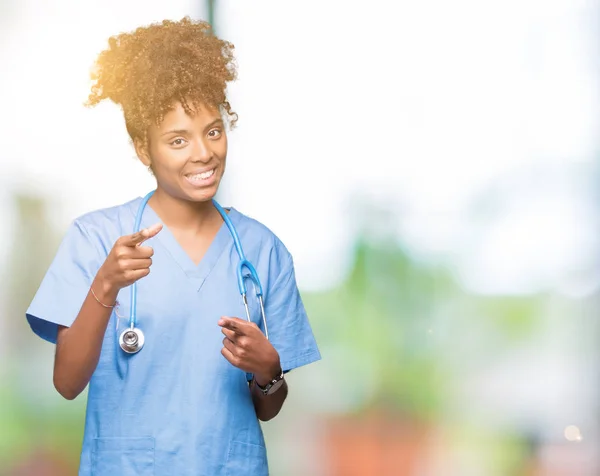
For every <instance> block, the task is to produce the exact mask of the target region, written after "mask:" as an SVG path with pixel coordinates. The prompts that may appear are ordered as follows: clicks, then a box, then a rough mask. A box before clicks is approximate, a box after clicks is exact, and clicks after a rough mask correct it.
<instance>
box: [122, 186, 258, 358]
mask: <svg viewBox="0 0 600 476" xmlns="http://www.w3.org/2000/svg"><path fill="white" fill-rule="evenodd" d="M153 193H154V191H152V192H150V193H149V194H148V195H146V196H145V197H144V198H143V200H142V202H141V203H140V206H139V208H138V210H137V214H136V217H135V224H134V227H133V232H134V233H137V232H138V231H139V230H140V224H141V222H142V215H143V214H144V209H145V208H146V204H147V203H148V200H150V197H151V196H152V194H153ZM212 203H213V205H214V207H215V208H216V209H217V210H218V212H219V213H220V214H221V217H223V221H224V222H225V224H226V225H227V228H229V233H230V234H231V237H232V238H233V243H234V245H235V249H236V251H237V254H238V256H239V258H240V261H239V263H238V265H237V270H236V271H237V281H238V288H239V290H240V294H241V295H242V301H243V302H244V308H245V309H246V318H247V319H248V322H252V320H251V319H250V310H249V308H248V299H247V298H246V292H247V290H246V283H245V281H244V279H245V278H246V277H248V278H250V279H251V280H252V282H253V283H254V289H255V290H256V297H257V298H258V302H259V303H260V313H261V315H262V321H263V325H264V329H265V336H266V338H267V339H268V338H269V332H268V330H267V318H266V316H265V306H264V302H263V290H262V286H261V284H260V279H259V278H258V273H257V272H256V269H255V268H254V266H253V265H252V263H251V262H250V261H248V260H247V259H246V255H245V254H244V250H243V249H242V243H241V242H240V237H239V235H238V233H237V230H236V229H235V227H234V226H233V223H231V220H230V219H229V216H228V215H227V212H225V210H224V209H223V207H221V205H219V204H218V203H217V201H216V200H214V199H213V200H212ZM244 268H247V269H248V271H250V274H249V275H247V276H244V272H243V271H244ZM144 342H145V338H144V333H143V332H142V331H141V329H140V328H139V327H137V282H134V283H133V284H132V285H131V308H130V312H129V327H128V328H127V329H125V330H124V331H123V332H121V334H120V336H119V345H120V346H121V349H123V350H124V351H125V352H127V353H128V354H135V353H137V352H139V351H140V350H141V349H142V347H143V346H144Z"/></svg>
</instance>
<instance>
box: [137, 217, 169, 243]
mask: <svg viewBox="0 0 600 476" xmlns="http://www.w3.org/2000/svg"><path fill="white" fill-rule="evenodd" d="M162 229H163V225H162V223H155V224H154V225H152V226H151V227H149V228H146V230H147V232H148V233H147V235H146V236H145V237H144V239H143V240H142V241H140V242H139V243H137V246H140V245H141V244H142V243H143V242H144V241H146V240H149V239H150V238H154V237H155V236H156V235H158V234H159V233H160V230H162Z"/></svg>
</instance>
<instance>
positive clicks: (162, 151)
mask: <svg viewBox="0 0 600 476" xmlns="http://www.w3.org/2000/svg"><path fill="white" fill-rule="evenodd" d="M136 151H137V154H138V157H139V158H140V160H141V161H142V162H143V163H144V165H147V166H150V167H151V168H152V171H153V172H154V175H155V177H156V181H157V184H158V187H157V188H158V189H162V191H163V192H166V193H167V194H169V195H170V196H172V197H174V198H178V199H182V200H187V201H192V202H204V201H207V200H210V199H212V198H213V197H214V195H215V194H216V193H217V189H218V188H219V184H220V182H221V178H222V177H223V174H224V172H225V160H226V157H227V136H226V134H225V127H224V124H223V121H222V118H221V114H220V113H219V110H218V109H214V108H208V107H199V108H197V109H196V111H195V113H194V115H188V114H186V112H185V110H184V109H183V107H182V106H181V104H179V103H178V104H177V105H176V107H175V108H174V109H172V110H171V111H169V112H168V113H167V114H165V117H164V119H163V121H162V123H161V124H160V125H158V126H156V125H152V126H151V127H150V128H149V130H148V146H147V148H146V147H143V146H142V145H141V144H140V143H139V142H136Z"/></svg>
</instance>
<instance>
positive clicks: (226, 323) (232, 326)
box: [219, 317, 246, 335]
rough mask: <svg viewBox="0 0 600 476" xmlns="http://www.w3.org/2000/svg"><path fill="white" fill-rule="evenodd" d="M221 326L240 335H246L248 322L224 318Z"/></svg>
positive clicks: (220, 322) (234, 318) (220, 320)
mask: <svg viewBox="0 0 600 476" xmlns="http://www.w3.org/2000/svg"><path fill="white" fill-rule="evenodd" d="M219 325H220V326H221V327H223V328H225V329H229V330H232V331H233V332H235V333H236V334H238V335H245V333H246V332H245V327H246V321H242V320H241V319H239V318H237V317H222V318H221V319H219Z"/></svg>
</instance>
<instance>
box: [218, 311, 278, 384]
mask: <svg viewBox="0 0 600 476" xmlns="http://www.w3.org/2000/svg"><path fill="white" fill-rule="evenodd" d="M219 326H221V328H222V329H221V332H223V334H224V335H225V338H224V339H223V348H222V349H221V354H223V356H224V357H225V358H226V359H227V360H228V361H229V362H230V363H231V364H232V365H234V366H235V367H237V368H239V369H241V370H243V371H244V372H246V373H249V374H253V375H254V378H255V380H256V382H257V383H258V384H259V385H261V386H264V385H266V384H267V383H268V382H270V381H271V380H272V379H273V378H275V377H276V376H277V374H278V373H279V372H281V363H280V360H279V354H278V353H277V351H276V350H275V348H274V347H273V346H272V345H271V343H270V342H269V340H268V339H267V338H266V337H265V335H264V334H263V333H262V331H261V330H260V329H259V328H258V326H257V325H256V324H254V322H248V321H245V320H243V319H240V318H238V317H222V318H221V319H219Z"/></svg>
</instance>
